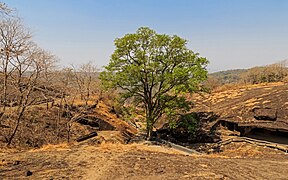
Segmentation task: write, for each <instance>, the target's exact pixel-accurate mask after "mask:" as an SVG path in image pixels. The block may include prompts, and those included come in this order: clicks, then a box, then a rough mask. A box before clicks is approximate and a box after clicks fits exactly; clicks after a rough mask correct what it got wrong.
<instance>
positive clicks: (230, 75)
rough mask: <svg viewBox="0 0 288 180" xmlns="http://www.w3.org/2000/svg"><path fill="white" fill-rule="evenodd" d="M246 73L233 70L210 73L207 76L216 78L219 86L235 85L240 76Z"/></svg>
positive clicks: (244, 70) (241, 70) (242, 70)
mask: <svg viewBox="0 0 288 180" xmlns="http://www.w3.org/2000/svg"><path fill="white" fill-rule="evenodd" d="M247 71H248V70H247V69H233V70H227V71H219V72H215V73H211V74H209V76H211V77H214V78H216V79H217V80H218V81H219V82H220V83H221V84H229V83H237V82H239V81H240V79H241V75H242V74H243V73H246V72H247Z"/></svg>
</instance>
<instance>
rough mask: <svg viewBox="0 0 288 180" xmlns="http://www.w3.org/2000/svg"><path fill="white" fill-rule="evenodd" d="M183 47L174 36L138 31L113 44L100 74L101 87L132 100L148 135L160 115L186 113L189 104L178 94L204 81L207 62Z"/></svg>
mask: <svg viewBox="0 0 288 180" xmlns="http://www.w3.org/2000/svg"><path fill="white" fill-rule="evenodd" d="M186 44H187V41H186V40H184V39H182V38H180V37H178V36H176V35H174V36H168V35H165V34H157V33H156V32H155V31H153V30H151V29H149V28H147V27H141V28H139V29H138V30H137V32H136V33H134V34H126V35H125V36H124V37H122V38H118V39H116V40H115V46H116V50H115V51H114V53H113V54H112V56H111V60H110V63H109V65H108V66H106V67H105V71H103V72H102V73H101V74H100V79H101V80H102V83H103V85H104V86H106V87H107V88H120V89H122V91H121V94H122V97H123V98H125V99H131V98H132V97H133V100H134V101H135V102H137V103H136V104H137V105H138V106H142V107H144V109H145V114H146V121H147V130H148V134H149V133H150V131H151V130H152V127H153V125H154V123H155V122H156V121H157V120H158V119H159V118H160V117H161V116H162V115H163V114H170V115H174V114H177V113H176V112H177V111H187V110H188V109H189V103H188V102H187V101H186V100H185V98H183V97H181V93H183V92H190V93H192V92H195V91H198V90H199V83H201V82H202V81H203V80H205V79H206V77H207V71H206V65H207V64H208V60H207V59H206V58H203V57H200V56H199V54H197V53H194V52H193V51H191V50H189V49H188V48H187V47H186ZM148 136H149V135H148Z"/></svg>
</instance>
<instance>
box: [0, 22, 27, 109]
mask: <svg viewBox="0 0 288 180" xmlns="http://www.w3.org/2000/svg"><path fill="white" fill-rule="evenodd" d="M0 39H1V40H0V50H1V53H0V62H1V64H0V71H1V80H2V83H1V85H2V86H1V90H2V91H1V92H2V93H1V106H2V107H3V110H2V111H3V113H5V110H6V107H7V106H8V102H7V94H8V93H7V89H8V86H9V83H8V82H9V78H10V79H11V75H12V73H13V72H14V71H15V70H16V69H15V68H16V67H15V65H14V64H13V62H14V63H15V62H16V61H17V58H19V56H21V55H22V54H23V53H24V52H27V51H28V50H29V47H30V46H31V34H30V32H29V31H28V30H27V29H26V28H25V27H24V26H23V25H22V23H21V22H20V20H19V19H4V20H1V21H0Z"/></svg>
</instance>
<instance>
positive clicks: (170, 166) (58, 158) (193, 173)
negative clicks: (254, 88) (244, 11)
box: [0, 143, 288, 179]
mask: <svg viewBox="0 0 288 180" xmlns="http://www.w3.org/2000/svg"><path fill="white" fill-rule="evenodd" d="M229 146H230V147H229V150H227V151H225V152H223V153H220V154H211V155H187V154H183V153H181V152H178V151H176V150H173V149H170V148H167V147H163V146H154V145H149V146H148V145H144V144H130V145H122V144H110V143H102V144H101V145H99V146H91V145H85V144H74V145H69V146H68V145H66V144H62V145H56V146H55V145H54V146H52V145H50V146H45V147H43V148H41V149H37V150H30V151H25V152H7V151H6V152H5V151H4V150H3V149H2V153H1V152H0V160H1V161H0V179H11V178H12V179H23V178H28V177H27V172H28V171H31V172H32V175H31V176H29V178H31V179H286V178H287V177H288V168H287V165H288V156H287V154H284V153H281V152H278V151H274V150H273V151H272V150H270V149H259V148H257V147H253V146H252V145H249V146H247V145H246V144H231V145H229Z"/></svg>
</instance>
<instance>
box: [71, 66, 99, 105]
mask: <svg viewBox="0 0 288 180" xmlns="http://www.w3.org/2000/svg"><path fill="white" fill-rule="evenodd" d="M73 69H74V77H75V81H76V84H77V87H78V88H77V89H78V92H79V94H80V98H81V100H84V101H85V104H86V105H88V101H89V100H90V96H91V94H93V93H95V91H96V90H95V89H99V87H97V83H98V85H99V80H98V78H97V75H98V72H99V71H98V69H97V67H96V66H95V65H93V64H92V62H88V63H87V64H82V65H81V66H80V68H79V69H76V68H75V67H73Z"/></svg>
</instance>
